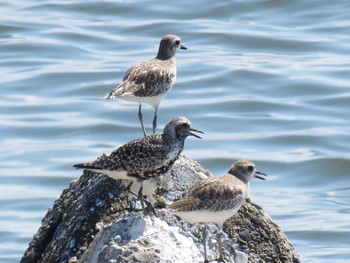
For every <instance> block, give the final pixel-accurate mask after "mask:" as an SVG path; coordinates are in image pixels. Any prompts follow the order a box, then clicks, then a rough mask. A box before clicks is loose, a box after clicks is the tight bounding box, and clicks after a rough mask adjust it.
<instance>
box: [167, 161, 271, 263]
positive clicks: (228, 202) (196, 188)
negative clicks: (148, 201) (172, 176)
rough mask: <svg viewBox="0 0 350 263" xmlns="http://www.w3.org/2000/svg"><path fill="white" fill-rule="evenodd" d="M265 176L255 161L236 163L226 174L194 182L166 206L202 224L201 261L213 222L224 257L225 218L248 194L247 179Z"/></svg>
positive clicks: (220, 256)
mask: <svg viewBox="0 0 350 263" xmlns="http://www.w3.org/2000/svg"><path fill="white" fill-rule="evenodd" d="M259 175H265V176H266V174H265V173H262V172H260V171H257V170H256V169H255V164H254V163H253V162H251V161H247V160H239V161H237V162H235V163H234V164H233V165H232V166H231V167H230V169H229V170H228V172H227V174H224V175H221V176H217V177H209V178H207V179H205V180H202V181H200V182H198V183H196V184H194V185H193V186H192V187H191V188H190V189H189V190H188V192H187V194H186V195H185V196H184V197H183V198H182V199H181V200H179V201H177V202H175V203H172V204H170V205H168V208H169V212H171V213H173V214H175V215H178V216H179V217H181V218H182V219H184V220H186V221H188V222H190V223H205V226H204V228H203V245H204V257H205V261H204V262H209V261H208V259H207V249H206V227H207V224H208V223H215V224H216V225H217V226H218V228H219V230H218V232H217V242H218V249H219V259H218V260H221V261H222V260H223V253H222V243H221V231H222V225H223V224H224V222H225V220H226V219H228V218H230V217H231V216H233V215H234V214H235V213H237V211H238V209H239V208H240V207H241V206H242V204H243V203H244V202H245V200H246V198H247V197H248V188H249V181H250V180H251V179H252V178H253V177H256V178H259V179H262V180H265V179H264V178H263V177H261V176H259Z"/></svg>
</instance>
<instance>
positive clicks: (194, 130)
mask: <svg viewBox="0 0 350 263" xmlns="http://www.w3.org/2000/svg"><path fill="white" fill-rule="evenodd" d="M190 131H193V132H199V133H202V134H204V132H202V131H200V130H197V129H195V128H191V129H190ZM190 135H192V136H194V137H196V138H198V139H202V137H200V136H198V135H197V134H194V133H192V132H190Z"/></svg>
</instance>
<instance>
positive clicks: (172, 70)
mask: <svg viewBox="0 0 350 263" xmlns="http://www.w3.org/2000/svg"><path fill="white" fill-rule="evenodd" d="M179 49H187V48H186V47H185V46H183V45H181V39H180V38H179V37H178V36H175V35H166V36H164V37H163V38H162V40H161V41H160V44H159V49H158V54H157V56H156V57H155V58H154V59H150V60H147V61H144V62H141V63H139V64H136V65H133V66H132V67H130V68H129V69H128V71H127V72H126V74H125V76H124V78H123V82H122V83H121V84H119V85H118V86H117V87H116V88H115V89H113V90H112V91H110V92H109V93H107V95H106V97H105V98H106V99H116V98H120V99H123V100H127V101H135V102H138V103H139V113H138V116H139V119H140V122H141V127H142V131H143V134H144V136H146V130H145V127H144V125H143V119H142V112H141V104H142V103H146V104H149V105H151V106H152V107H153V108H154V117H153V134H154V133H155V132H156V128H157V114H158V108H159V104H160V101H161V100H162V99H163V98H164V97H165V96H166V95H167V93H168V92H169V91H170V90H171V88H172V87H173V85H174V83H175V80H176V60H175V53H176V51H177V50H179Z"/></svg>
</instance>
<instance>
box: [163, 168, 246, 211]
mask: <svg viewBox="0 0 350 263" xmlns="http://www.w3.org/2000/svg"><path fill="white" fill-rule="evenodd" d="M246 196H247V191H246V190H245V185H244V183H243V182H242V181H241V180H239V179H237V178H236V177H234V176H232V175H229V174H225V175H222V176H220V177H212V178H208V179H206V180H204V181H202V182H200V183H198V184H196V185H194V186H192V187H191V188H190V190H189V191H188V194H187V195H186V196H185V197H184V198H183V199H182V200H180V201H177V202H175V203H173V204H170V205H169V206H168V207H169V208H170V209H176V210H177V211H198V210H199V211H200V210H210V211H215V212H216V211H222V210H227V209H231V208H234V207H236V206H238V205H242V204H243V203H244V200H245V199H246Z"/></svg>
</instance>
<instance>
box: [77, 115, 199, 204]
mask: <svg viewBox="0 0 350 263" xmlns="http://www.w3.org/2000/svg"><path fill="white" fill-rule="evenodd" d="M193 132H199V133H203V132H202V131H200V130H197V129H195V128H192V127H191V122H190V121H189V120H188V119H187V118H185V117H176V118H173V119H172V120H171V121H170V122H168V124H167V125H166V126H165V127H164V130H163V133H162V134H152V135H149V136H146V137H143V138H141V139H136V140H133V141H131V142H129V143H127V144H125V145H123V146H121V147H119V148H118V149H116V150H115V151H113V152H111V153H110V154H103V155H102V156H101V157H99V158H97V159H96V160H95V161H93V162H90V163H80V164H75V165H74V167H76V168H82V169H85V170H90V171H94V172H97V173H102V174H106V175H108V176H109V177H112V178H114V179H126V180H131V183H132V185H131V186H132V187H134V189H138V198H139V200H140V202H141V204H142V207H143V208H144V205H143V196H144V194H146V195H147V197H148V200H150V199H151V198H150V197H151V195H152V194H153V192H154V191H155V189H156V188H157V186H156V185H155V183H154V181H153V180H152V179H154V178H155V177H157V176H159V175H161V174H164V173H166V172H167V171H168V170H169V169H170V168H171V166H172V165H173V163H174V162H175V161H176V159H177V158H178V156H179V155H180V153H181V152H182V150H183V148H184V143H185V139H186V137H187V136H194V137H197V138H200V139H201V137H199V136H198V135H196V134H194V133H193ZM149 179H150V180H149ZM144 181H145V184H143V182H144ZM136 187H137V188H136ZM144 188H145V189H144ZM152 209H153V207H152Z"/></svg>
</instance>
